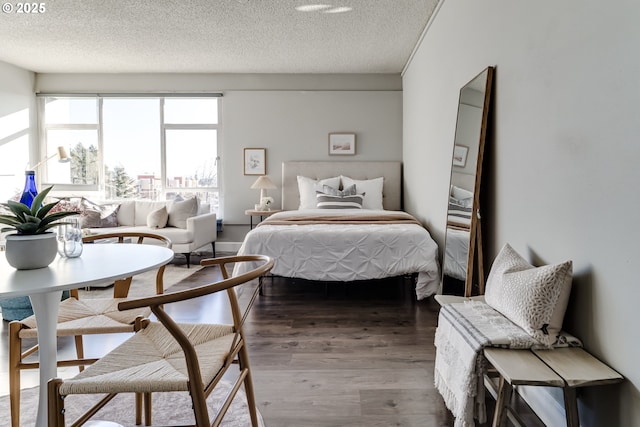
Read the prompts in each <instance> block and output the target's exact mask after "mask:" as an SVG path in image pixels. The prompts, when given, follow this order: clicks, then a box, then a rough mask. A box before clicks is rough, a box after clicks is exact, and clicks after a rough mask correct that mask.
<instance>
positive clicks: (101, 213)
mask: <svg viewBox="0 0 640 427" xmlns="http://www.w3.org/2000/svg"><path fill="white" fill-rule="evenodd" d="M119 207H120V205H97V204H95V203H93V202H89V201H88V200H83V201H82V207H81V210H80V223H81V227H82V228H109V227H117V226H118V208H119Z"/></svg>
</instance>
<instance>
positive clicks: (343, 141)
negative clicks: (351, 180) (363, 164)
mask: <svg viewBox="0 0 640 427" xmlns="http://www.w3.org/2000/svg"><path fill="white" fill-rule="evenodd" d="M329 154H330V155H332V156H333V155H336V156H340V155H342V156H350V155H354V154H356V134H355V133H346V132H336V133H330V134H329Z"/></svg>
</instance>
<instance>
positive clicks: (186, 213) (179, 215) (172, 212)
mask: <svg viewBox="0 0 640 427" xmlns="http://www.w3.org/2000/svg"><path fill="white" fill-rule="evenodd" d="M167 211H168V214H169V218H168V219H167V225H168V226H170V227H178V228H187V218H191V217H192V216H196V214H197V213H198V199H197V198H196V197H192V198H190V199H186V200H183V201H175V200H174V201H173V202H172V203H171V204H170V205H169V208H168V209H167Z"/></svg>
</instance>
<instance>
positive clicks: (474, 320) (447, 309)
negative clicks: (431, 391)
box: [434, 301, 538, 427]
mask: <svg viewBox="0 0 640 427" xmlns="http://www.w3.org/2000/svg"><path fill="white" fill-rule="evenodd" d="M537 344H538V342H537V341H536V340H534V339H533V338H531V336H530V335H529V334H527V333H526V332H525V331H524V330H523V329H521V328H520V327H518V326H516V325H515V324H514V323H512V322H511V321H510V320H509V319H507V318H506V317H504V316H503V315H502V314H500V313H499V312H497V311H496V310H494V309H493V308H491V307H490V306H489V305H487V304H486V303H484V302H479V301H466V302H464V303H458V304H446V305H444V306H442V308H441V309H440V315H439V317H438V328H437V329H436V336H435V346H436V361H435V373H434V382H435V386H436V388H437V389H438V391H439V392H440V394H441V395H442V397H443V398H444V402H445V404H446V405H447V408H449V410H450V411H451V412H452V413H453V415H454V417H455V418H456V420H455V426H456V427H465V426H474V425H475V423H474V416H475V418H477V419H478V421H479V422H480V423H483V422H485V421H486V410H485V406H484V380H483V377H484V374H485V371H486V366H485V365H486V363H485V362H484V357H483V356H482V349H483V348H484V347H505V348H514V349H526V348H531V347H533V346H535V345H537Z"/></svg>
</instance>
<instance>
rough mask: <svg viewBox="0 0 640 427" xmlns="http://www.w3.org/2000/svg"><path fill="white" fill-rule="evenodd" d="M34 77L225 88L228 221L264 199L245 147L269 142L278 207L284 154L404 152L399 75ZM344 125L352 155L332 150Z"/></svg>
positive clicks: (376, 156) (78, 85) (55, 87)
mask: <svg viewBox="0 0 640 427" xmlns="http://www.w3.org/2000/svg"><path fill="white" fill-rule="evenodd" d="M36 84H37V91H38V92H44V93H73V92H76V93H83V92H84V93H87V92H92V93H97V92H99V93H102V92H105V93H107V92H111V93H112V92H132V91H133V92H139V93H143V92H162V91H165V92H166V91H171V92H180V91H184V92H193V91H198V92H207V91H208V92H222V93H223V94H224V96H223V98H222V110H221V111H222V124H221V129H220V142H221V146H220V156H221V160H222V168H223V170H222V179H221V185H222V188H223V191H224V195H225V199H224V201H223V206H224V207H223V209H224V212H223V214H222V217H223V218H224V221H225V223H227V224H249V217H247V216H245V215H244V211H245V210H246V209H251V208H253V205H254V204H256V203H257V202H258V199H259V191H258V190H251V189H250V188H249V187H250V186H251V184H252V183H253V182H254V181H255V179H256V178H257V177H255V176H244V175H243V169H242V164H243V149H244V148H266V153H267V174H268V175H269V177H270V178H271V179H272V180H273V181H274V183H275V184H276V185H278V187H279V188H278V189H277V190H270V191H269V193H268V194H269V195H270V196H272V197H274V199H275V205H276V207H278V206H280V190H281V187H280V184H281V164H282V162H283V161H287V160H330V159H335V160H398V161H399V160H401V159H402V91H401V90H400V88H401V78H400V76H399V75H386V74H380V75H357V74H353V75H273V74H265V75H216V74H197V75H170V74H159V75H155V74H153V75H138V74H99V75H95V74H39V75H37V82H36ZM339 131H348V132H355V133H356V155H355V156H348V157H344V156H343V157H335V156H329V154H328V134H329V132H339ZM194 155H197V153H194Z"/></svg>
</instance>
